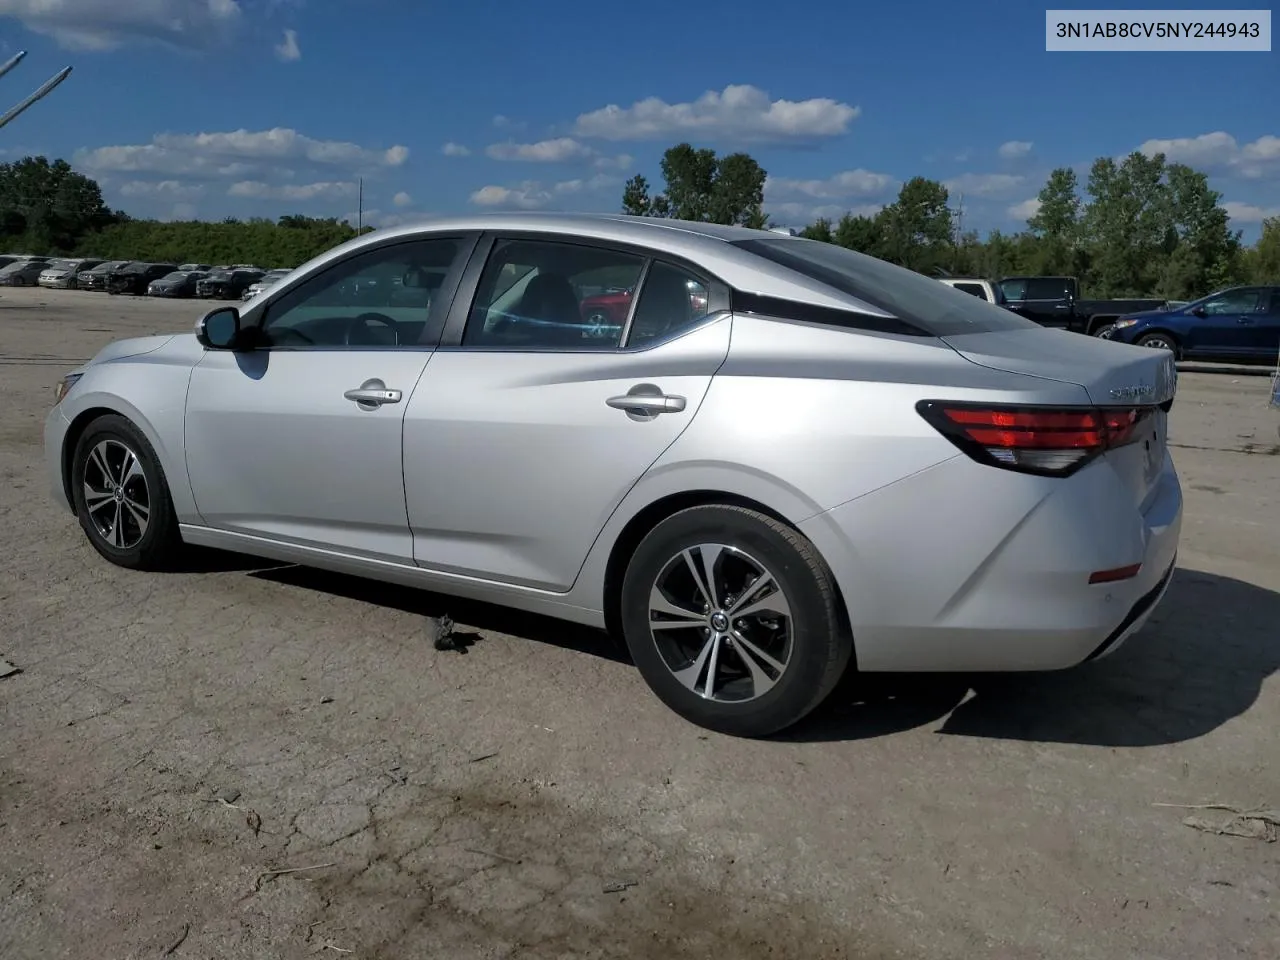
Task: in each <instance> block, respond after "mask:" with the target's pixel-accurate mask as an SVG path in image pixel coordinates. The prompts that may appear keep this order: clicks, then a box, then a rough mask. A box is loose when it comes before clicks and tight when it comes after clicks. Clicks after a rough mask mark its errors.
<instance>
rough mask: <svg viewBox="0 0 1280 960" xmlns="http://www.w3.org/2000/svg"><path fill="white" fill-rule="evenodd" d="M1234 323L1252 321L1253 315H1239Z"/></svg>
mask: <svg viewBox="0 0 1280 960" xmlns="http://www.w3.org/2000/svg"><path fill="white" fill-rule="evenodd" d="M1236 323H1253V317H1239V318H1238V319H1237V320H1236Z"/></svg>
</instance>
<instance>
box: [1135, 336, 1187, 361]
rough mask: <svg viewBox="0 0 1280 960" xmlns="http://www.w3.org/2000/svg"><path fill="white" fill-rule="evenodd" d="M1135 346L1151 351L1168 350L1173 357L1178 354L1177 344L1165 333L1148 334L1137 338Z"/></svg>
mask: <svg viewBox="0 0 1280 960" xmlns="http://www.w3.org/2000/svg"><path fill="white" fill-rule="evenodd" d="M1137 344H1138V346H1140V347H1150V348H1151V349H1153V350H1168V351H1169V352H1170V353H1172V354H1173V355H1174V356H1175V357H1176V356H1177V354H1178V344H1177V343H1176V342H1175V341H1174V339H1173V337H1171V336H1169V335H1168V334H1167V333H1148V334H1147V335H1146V336H1142V337H1139V338H1138V341H1137Z"/></svg>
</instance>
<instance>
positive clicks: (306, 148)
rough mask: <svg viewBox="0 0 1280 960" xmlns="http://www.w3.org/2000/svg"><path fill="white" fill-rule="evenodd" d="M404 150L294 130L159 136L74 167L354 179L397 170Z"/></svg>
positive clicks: (103, 150)
mask: <svg viewBox="0 0 1280 960" xmlns="http://www.w3.org/2000/svg"><path fill="white" fill-rule="evenodd" d="M408 156H409V148H408V147H402V146H395V147H391V148H390V149H389V150H372V149H368V148H365V147H361V146H359V145H358V144H354V143H349V142H347V141H342V140H317V139H314V138H312V137H308V136H304V135H303V134H301V133H298V132H297V131H296V130H290V129H288V128H283V127H276V128H274V129H272V130H262V131H256V132H254V131H249V130H243V129H241V130H233V131H231V132H228V133H189V134H188V133H182V134H176V133H158V134H156V135H155V136H154V137H152V138H151V142H150V143H147V144H138V145H128V146H112V147H98V148H96V149H93V150H79V151H77V152H76V154H75V157H74V160H75V165H76V166H78V167H80V168H82V169H86V170H89V171H93V172H95V173H96V172H103V173H105V172H125V173H156V174H167V175H170V176H187V177H206V178H209V177H212V178H227V179H233V178H237V177H241V178H243V177H248V176H252V175H254V174H255V173H256V174H261V175H266V174H270V175H271V176H272V177H273V178H279V177H281V176H288V175H289V174H288V171H287V169H283V168H282V166H281V165H283V164H293V165H301V166H311V167H323V168H329V169H333V168H337V169H341V170H343V171H346V172H350V173H355V172H357V171H361V170H374V169H377V168H385V167H398V166H401V165H402V164H403V163H404V162H405V160H407V159H408Z"/></svg>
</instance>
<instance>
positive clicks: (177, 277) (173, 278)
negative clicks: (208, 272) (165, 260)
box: [156, 270, 187, 283]
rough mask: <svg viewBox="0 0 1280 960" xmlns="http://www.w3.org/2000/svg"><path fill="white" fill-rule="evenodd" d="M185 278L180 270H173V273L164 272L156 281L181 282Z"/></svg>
mask: <svg viewBox="0 0 1280 960" xmlns="http://www.w3.org/2000/svg"><path fill="white" fill-rule="evenodd" d="M186 279H187V275H186V274H185V273H184V272H183V271H181V270H175V271H173V273H166V274H165V275H164V276H163V277H161V278H160V279H159V280H158V281H156V282H157V283H181V282H182V281H183V280H186Z"/></svg>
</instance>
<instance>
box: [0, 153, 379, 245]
mask: <svg viewBox="0 0 1280 960" xmlns="http://www.w3.org/2000/svg"><path fill="white" fill-rule="evenodd" d="M369 229H370V228H367V227H366V228H365V232H368V230H369ZM355 235H356V230H355V228H354V227H352V226H351V225H350V224H349V223H347V222H346V221H343V220H339V219H337V218H334V217H329V218H323V219H322V218H315V217H304V216H300V215H290V216H284V217H280V218H279V219H278V220H267V219H263V218H252V219H249V220H238V219H235V218H227V219H225V220H222V221H217V222H209V221H201V220H185V221H161V220H142V219H134V218H133V217H130V216H129V215H128V214H127V213H125V212H124V211H122V210H112V209H111V208H109V207H108V206H107V205H106V203H105V202H104V201H103V199H102V190H101V189H100V187H99V186H98V184H97V182H96V181H94V180H93V179H91V178H89V177H86V176H85V175H84V174H81V173H78V172H77V171H75V170H73V169H72V168H71V166H70V164H68V163H67V162H66V161H65V160H60V159H59V160H53V161H50V160H49V159H47V158H46V157H24V158H23V159H21V160H18V161H15V162H13V163H4V164H0V252H12V253H24V254H34V255H44V256H48V255H59V256H90V257H102V258H104V259H107V260H149V261H152V262H156V263H254V264H258V265H259V266H264V267H296V266H298V265H299V264H301V263H304V262H306V261H307V260H310V259H311V258H312V257H314V256H316V255H317V254H320V253H323V252H324V251H325V250H328V249H330V248H331V247H334V246H336V245H338V244H339V243H342V242H344V241H346V240H350V239H351V238H352V237H354V236H355Z"/></svg>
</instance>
